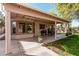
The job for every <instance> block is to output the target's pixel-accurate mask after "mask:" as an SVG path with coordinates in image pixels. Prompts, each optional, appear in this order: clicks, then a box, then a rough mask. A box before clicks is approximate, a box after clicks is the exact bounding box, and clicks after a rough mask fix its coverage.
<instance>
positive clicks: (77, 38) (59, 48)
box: [45, 35, 79, 56]
mask: <svg viewBox="0 0 79 59" xmlns="http://www.w3.org/2000/svg"><path fill="white" fill-rule="evenodd" d="M45 46H46V47H48V48H49V49H51V50H53V51H55V52H56V53H59V54H60V55H64V56H72V55H74V56H79V35H72V36H69V37H67V38H64V39H60V40H58V41H55V42H52V43H48V44H46V45H45Z"/></svg>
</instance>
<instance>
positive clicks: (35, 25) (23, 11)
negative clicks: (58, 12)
mask: <svg viewBox="0 0 79 59" xmlns="http://www.w3.org/2000/svg"><path fill="white" fill-rule="evenodd" d="M3 6H4V10H5V54H8V53H11V52H12V50H11V39H22V38H28V37H36V36H39V35H44V36H45V35H49V34H52V35H53V36H54V37H55V39H56V35H57V33H56V25H57V24H58V23H61V24H64V25H65V31H67V29H68V21H65V20H63V19H61V18H58V17H55V16H52V15H50V14H47V13H44V12H41V11H38V10H35V9H33V8H29V7H27V6H24V5H21V4H17V3H4V4H3ZM49 28H50V29H51V32H50V31H49Z"/></svg>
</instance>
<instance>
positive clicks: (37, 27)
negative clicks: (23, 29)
mask: <svg viewBox="0 0 79 59" xmlns="http://www.w3.org/2000/svg"><path fill="white" fill-rule="evenodd" d="M39 34H40V29H39V23H38V22H35V36H38V35H39Z"/></svg>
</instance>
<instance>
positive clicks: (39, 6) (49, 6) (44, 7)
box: [29, 3, 56, 13]
mask: <svg viewBox="0 0 79 59" xmlns="http://www.w3.org/2000/svg"><path fill="white" fill-rule="evenodd" d="M29 5H30V6H32V7H34V8H36V9H40V10H42V11H44V12H47V13H50V12H51V10H53V11H56V4H55V3H29Z"/></svg>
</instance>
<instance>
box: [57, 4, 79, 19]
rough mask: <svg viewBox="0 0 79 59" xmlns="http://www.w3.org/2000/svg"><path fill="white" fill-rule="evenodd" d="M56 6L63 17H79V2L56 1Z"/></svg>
mask: <svg viewBox="0 0 79 59" xmlns="http://www.w3.org/2000/svg"><path fill="white" fill-rule="evenodd" d="M57 8H58V13H59V14H60V17H61V16H62V18H63V19H66V20H71V19H73V18H78V17H79V3H58V4H57Z"/></svg>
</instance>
